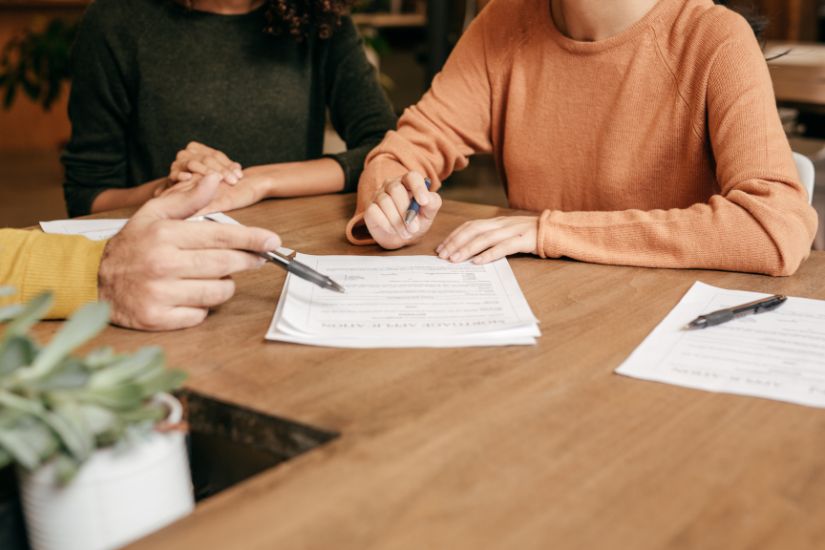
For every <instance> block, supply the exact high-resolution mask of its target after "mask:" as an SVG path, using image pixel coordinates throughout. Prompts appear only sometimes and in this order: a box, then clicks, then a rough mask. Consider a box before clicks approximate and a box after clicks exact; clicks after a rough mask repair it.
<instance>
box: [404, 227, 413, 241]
mask: <svg viewBox="0 0 825 550" xmlns="http://www.w3.org/2000/svg"><path fill="white" fill-rule="evenodd" d="M401 236H402V237H404V238H405V239H412V234H411V233H410V232H409V231H407V230H406V229H405V230H403V231H402V232H401Z"/></svg>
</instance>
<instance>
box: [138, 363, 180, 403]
mask: <svg viewBox="0 0 825 550" xmlns="http://www.w3.org/2000/svg"><path fill="white" fill-rule="evenodd" d="M186 377H187V374H186V373H185V372H183V371H182V370H163V371H161V372H158V373H157V374H154V375H152V376H151V377H148V378H145V379H142V380H140V388H141V394H142V396H143V397H150V396H152V395H155V394H156V393H161V392H170V391H172V390H176V389H178V388H179V387H181V386H182V385H183V382H184V381H185V380H186Z"/></svg>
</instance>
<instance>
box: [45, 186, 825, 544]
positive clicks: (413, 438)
mask: <svg viewBox="0 0 825 550" xmlns="http://www.w3.org/2000/svg"><path fill="white" fill-rule="evenodd" d="M353 202H354V200H353V197H352V196H328V197H320V198H308V199H292V200H284V201H270V202H266V203H263V204H259V205H257V206H255V207H252V208H250V209H246V210H243V211H238V212H233V213H232V215H233V216H234V217H236V218H237V219H238V220H240V221H242V222H244V223H247V224H254V225H259V226H263V227H268V228H272V229H275V230H277V231H279V232H280V233H281V235H282V236H283V239H284V243H285V245H287V246H290V247H294V248H296V249H299V250H301V251H303V252H306V253H312V254H376V253H379V252H380V251H379V250H378V249H377V248H373V247H368V248H360V249H357V248H353V247H350V246H348V245H347V243H346V242H345V240H344V237H343V234H344V224H345V221H346V219H347V216H348V215H349V214H350V212H351V209H352V206H353ZM506 212H507V211H506V210H502V209H498V208H496V207H491V206H480V205H471V204H464V203H456V202H447V203H446V204H445V206H444V209H443V212H442V213H441V215H440V217H439V220H438V221H437V223H436V225H435V227H434V228H433V230H432V232H431V234H430V235H429V236H428V238H427V239H426V241H425V242H424V243H422V244H420V245H418V246H416V247H414V248H411V249H408V250H405V251H403V252H401V253H402V254H427V253H429V252H430V251H431V250H432V249H433V247H434V246H435V245H436V244H437V243H438V242H440V239H441V238H443V237H444V236H446V234H447V233H448V232H449V231H450V230H451V229H452V228H453V227H455V226H456V225H457V224H459V223H460V222H462V221H463V220H465V219H468V218H476V217H489V216H495V215H499V214H501V213H506ZM511 265H512V268H513V271H514V272H515V274H516V277H517V278H518V280H519V283H520V285H521V287H522V289H523V291H524V293H525V295H526V297H527V300H528V302H529V303H530V305H531V306H532V308H533V311H534V312H535V314H536V315H537V316H538V317H539V319H540V320H541V330H542V333H543V335H542V336H541V338H540V339H539V343H538V345H537V346H535V347H511V348H470V349H466V348H465V349H452V350H449V349H448V350H429V349H416V350H408V351H405V350H338V349H326V348H315V347H305V346H299V345H291V344H282V343H271V342H265V341H264V334H265V332H266V329H267V327H268V325H269V322H270V320H271V317H272V313H273V311H274V309H275V304H276V302H277V299H278V296H279V293H280V290H281V286H282V284H283V279H284V276H283V274H282V272H281V271H279V270H276V269H274V268H272V267H265V268H263V269H261V270H259V271H257V272H254V273H247V274H243V275H240V276H238V277H237V278H236V280H237V283H238V291H237V295H236V296H235V298H233V300H232V301H231V302H229V303H228V304H227V305H225V306H223V307H221V308H220V309H219V310H217V311H215V312H214V313H213V314H212V315H211V316H210V317H209V319H208V320H207V321H206V322H205V323H204V324H203V325H202V326H200V327H197V328H194V329H189V330H185V331H180V332H173V333H166V334H146V333H138V332H132V331H126V330H122V329H117V328H109V329H107V331H106V332H105V333H104V335H103V336H102V337H101V338H99V343H106V344H110V345H114V346H116V348H117V349H120V350H132V349H135V348H137V347H138V346H142V345H147V344H158V345H162V346H164V347H165V348H166V350H167V352H168V355H169V357H170V363H171V364H172V365H174V366H177V367H181V368H183V369H185V370H187V371H188V372H189V373H190V375H191V376H190V379H189V382H188V386H189V387H190V388H192V389H194V390H197V391H200V392H204V393H207V394H210V395H212V396H215V397H218V398H220V399H223V400H227V401H232V402H236V403H241V404H244V405H247V406H250V407H253V408H255V409H259V410H261V411H265V412H267V413H272V414H276V415H279V416H283V417H287V418H290V419H293V420H298V421H301V422H306V423H309V424H312V425H314V426H317V427H321V428H326V429H331V430H335V431H338V432H340V433H341V436H340V437H339V438H337V439H336V440H334V441H333V442H332V443H330V444H328V445H326V446H323V447H321V448H319V449H316V450H314V451H311V452H309V453H307V454H305V455H302V456H300V457H298V458H296V459H294V460H291V461H289V462H287V463H285V464H282V465H281V466H278V467H276V468H273V469H271V470H269V471H267V472H264V473H262V474H260V475H258V476H256V477H254V478H252V479H250V480H248V481H246V482H244V483H242V484H240V485H238V486H236V487H234V488H232V489H230V490H228V491H226V492H224V493H222V494H219V495H217V496H215V497H213V498H211V499H209V500H207V501H205V502H204V503H203V504H202V505H199V506H198V508H197V509H196V511H195V513H194V514H193V515H191V516H189V517H188V518H186V519H184V520H182V521H180V522H178V523H176V524H174V525H172V526H170V527H168V528H166V529H164V530H162V531H160V532H158V533H156V534H155V535H152V536H150V537H148V538H146V539H144V540H142V541H140V542H138V543H137V544H136V545H135V546H134V547H135V548H138V549H156V548H164V549H167V548H168V549H172V548H174V549H188V548H202V549H207V548H244V549H274V548H279V549H285V548H290V549H291V548H323V549H327V548H330V549H350V548H351V549H395V548H405V549H423V548H438V549H441V548H444V549H476V548H508V549H509V548H513V549H515V548H518V549H530V548H536V549H546V548H565V549H576V548H581V549H607V548H628V549H629V548H632V549H634V550H643V549H654V548H655V549H661V548H673V549H681V548H685V549H687V548H691V549H694V548H701V549H704V550H707V549H716V548H719V549H726V550H730V549H735V548H749V549H763V548H777V549H783V550H785V549H807V548H811V549H814V548H825V411H824V410H819V409H814V408H806V407H801V406H796V405H790V404H787V403H780V402H776V401H769V400H765V399H756V398H748V397H738V396H733V395H725V394H714V393H707V392H702V391H696V390H690V389H685V388H680V387H675V386H668V385H664V384H657V383H650V382H643V381H638V380H634V379H630V378H625V377H622V376H618V375H615V374H613V370H614V369H615V368H616V367H617V366H618V365H619V364H620V363H621V362H622V361H623V360H624V359H625V358H626V357H627V356H628V354H630V352H631V351H632V350H633V349H634V348H635V347H636V346H637V345H638V344H639V343H640V342H641V341H642V340H643V339H644V338H645V336H646V335H647V334H648V333H649V332H650V330H651V329H652V328H653V327H654V326H655V325H656V324H657V323H658V322H659V321H660V320H661V319H662V318H663V317H664V316H665V315H666V314H667V313H668V311H669V310H670V309H671V308H672V307H673V306H674V305H675V304H676V303H677V301H678V300H679V299H680V298H681V296H682V295H683V294H684V292H685V291H686V290H687V289H688V288H689V287H690V285H691V284H693V282H694V281H696V280H702V281H705V282H707V283H710V284H715V285H721V286H725V287H729V288H738V289H748V290H755V291H763V292H775V293H785V294H790V295H794V296H804V297H809V298H825V253H814V254H813V255H812V256H811V258H810V259H809V260H808V261H807V262H806V263H805V264H803V266H802V268H801V269H800V271H799V272H798V273H797V274H796V275H795V276H793V277H789V278H770V277H765V276H758V275H746V274H736V273H723V272H715V271H688V270H684V271H680V270H657V269H641V268H629V267H611V266H601V265H592V264H585V263H579V262H573V261H562V260H539V259H537V258H533V257H527V256H524V257H517V258H512V259H511ZM58 326H59V325H57V324H52V325H47V326H46V327H45V328H43V329H41V330H42V331H44V332H52V331H53V330H56V328H58ZM160 498H162V497H160Z"/></svg>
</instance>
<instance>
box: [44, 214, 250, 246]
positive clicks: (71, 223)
mask: <svg viewBox="0 0 825 550" xmlns="http://www.w3.org/2000/svg"><path fill="white" fill-rule="evenodd" d="M209 217H210V218H211V219H213V220H214V221H217V222H220V223H226V224H231V225H240V224H239V223H238V221H237V220H235V219H234V218H232V217H230V216H227V215H226V214H223V213H221V212H216V213H214V214H209ZM203 219H204V218H203V216H195V217H194V218H189V220H190V221H203ZM128 221H129V220H124V219H111V220H83V219H77V220H53V221H49V222H40V229H42V230H43V232H44V233H58V234H62V235H83V236H84V237H86V238H87V239H91V240H93V241H102V240H104V239H111V238H112V237H114V236H115V235H117V233H118V232H119V231H120V230H121V229H123V226H124V225H126V222H128Z"/></svg>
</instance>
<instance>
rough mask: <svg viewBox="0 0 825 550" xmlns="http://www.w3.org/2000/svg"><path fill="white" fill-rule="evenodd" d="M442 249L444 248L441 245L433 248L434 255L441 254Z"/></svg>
mask: <svg viewBox="0 0 825 550" xmlns="http://www.w3.org/2000/svg"><path fill="white" fill-rule="evenodd" d="M442 248H444V245H443V244H440V245H438V246H436V247H435V253H436V254H439V253H441V249H442Z"/></svg>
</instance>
